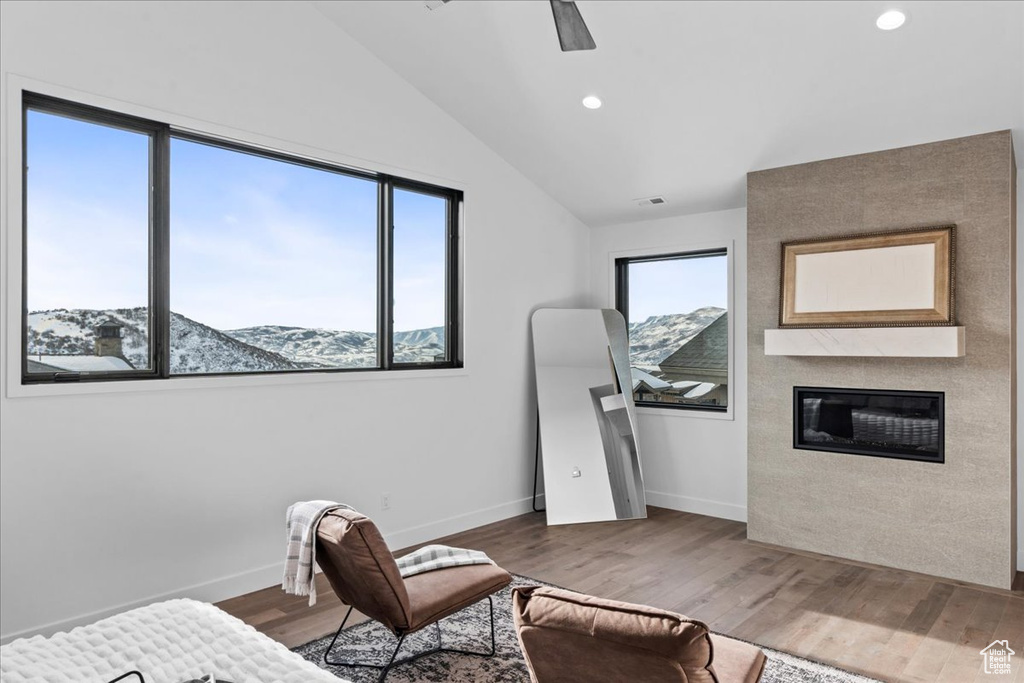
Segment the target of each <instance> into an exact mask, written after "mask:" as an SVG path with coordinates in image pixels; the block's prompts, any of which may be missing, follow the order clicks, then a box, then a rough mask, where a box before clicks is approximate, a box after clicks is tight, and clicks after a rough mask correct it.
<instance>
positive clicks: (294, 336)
mask: <svg viewBox="0 0 1024 683" xmlns="http://www.w3.org/2000/svg"><path fill="white" fill-rule="evenodd" d="M224 333H225V334H227V335H230V336H232V337H234V338H235V339H238V340H240V341H243V342H245V343H247V344H252V345H253V346H258V347H260V348H263V349H268V350H270V351H274V352H276V353H279V354H281V355H282V356H284V357H285V358H288V359H290V360H293V361H296V362H300V363H303V362H305V363H320V364H326V365H328V366H331V367H345V368H358V367H371V368H372V367H374V366H375V365H376V364H377V335H376V333H374V332H352V331H345V330H325V329H317V328H306V327H283V326H280V325H260V326H258V327H246V328H243V329H240V330H225V332H224ZM394 344H395V361H396V362H399V363H415V362H430V361H432V360H434V357H435V356H442V355H444V328H443V327H428V328H424V329H422V330H410V331H407V332H396V333H395V337H394Z"/></svg>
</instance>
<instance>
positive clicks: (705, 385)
mask: <svg viewBox="0 0 1024 683" xmlns="http://www.w3.org/2000/svg"><path fill="white" fill-rule="evenodd" d="M717 386H718V385H717V384H714V383H713V382H701V383H700V384H698V385H697V386H695V387H694V388H693V389H690V390H689V391H688V392H686V393H685V394H683V398H700V397H701V396H703V395H704V394H706V393H708V392H710V391H711V390H712V389H714V388H715V387H717Z"/></svg>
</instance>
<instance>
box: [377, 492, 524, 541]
mask: <svg viewBox="0 0 1024 683" xmlns="http://www.w3.org/2000/svg"><path fill="white" fill-rule="evenodd" d="M537 498H538V499H539V500H540V501H542V500H543V498H544V496H543V494H542V495H540V496H537ZM532 505H533V499H532V498H520V499H519V500H513V501H511V502H509V503H502V504H501V505H495V506H493V507H489V508H483V509H482V510H474V511H473V512H467V513H465V514H462V515H456V516H454V517H446V518H445V519H440V520H437V521H436V522H427V523H426V524H421V525H419V526H414V527H411V528H409V529H404V530H402V531H394V532H391V533H386V534H384V540H386V541H387V542H388V546H389V547H390V548H392V549H395V550H397V549H398V548H408V547H409V546H412V545H416V544H418V543H424V542H426V541H431V540H433V539H435V538H441V537H442V536H448V535H450V534H456V533H458V532H460V531H465V530H466V529H473V528H476V527H478V526H483V525H484V524H490V523H491V522H500V521H501V520H503V519H508V518H509V517H515V516H517V515H523V514H526V513H527V512H532V511H533V507H532Z"/></svg>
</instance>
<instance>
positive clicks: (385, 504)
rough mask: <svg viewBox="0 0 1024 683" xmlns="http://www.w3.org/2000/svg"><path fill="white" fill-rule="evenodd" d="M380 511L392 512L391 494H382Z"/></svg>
mask: <svg viewBox="0 0 1024 683" xmlns="http://www.w3.org/2000/svg"><path fill="white" fill-rule="evenodd" d="M380 509H381V510H390V509H391V494H390V493H382V494H380Z"/></svg>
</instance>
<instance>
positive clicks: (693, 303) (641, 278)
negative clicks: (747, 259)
mask: <svg viewBox="0 0 1024 683" xmlns="http://www.w3.org/2000/svg"><path fill="white" fill-rule="evenodd" d="M728 282H729V279H728V263H727V260H726V257H725V256H706V257H700V258H687V259H674V260H671V261H646V262H639V263H631V264H630V266H629V318H630V322H643V321H644V320H646V319H647V318H648V317H650V316H652V315H669V314H672V313H689V312H691V311H695V310H697V309H698V308H703V307H704V306H718V307H719V308H727V306H726V303H727V302H728V300H729V290H728Z"/></svg>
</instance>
